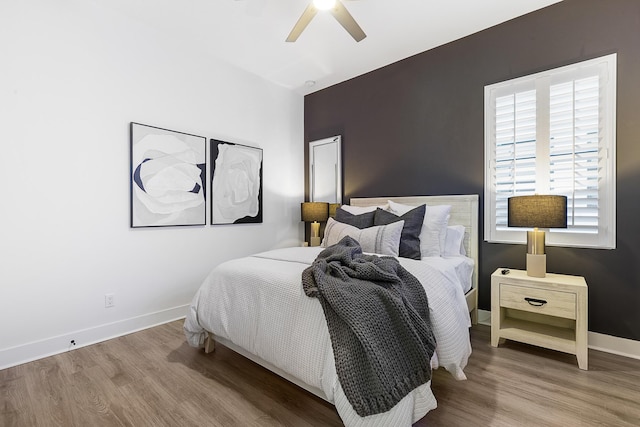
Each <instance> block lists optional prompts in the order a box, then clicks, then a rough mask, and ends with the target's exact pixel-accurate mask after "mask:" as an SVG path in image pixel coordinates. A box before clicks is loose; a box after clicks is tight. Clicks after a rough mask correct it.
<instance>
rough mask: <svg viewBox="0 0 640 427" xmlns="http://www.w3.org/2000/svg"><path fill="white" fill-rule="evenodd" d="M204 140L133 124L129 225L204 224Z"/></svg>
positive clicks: (198, 137)
mask: <svg viewBox="0 0 640 427" xmlns="http://www.w3.org/2000/svg"><path fill="white" fill-rule="evenodd" d="M205 177H206V138H205V137H201V136H195V135H189V134H186V133H181V132H174V131H171V130H167V129H162V128H157V127H153V126H147V125H142V124H139V123H131V227H158V226H177V225H205V224H206V202H205V198H206V196H205V194H206V193H205V182H206V178H205Z"/></svg>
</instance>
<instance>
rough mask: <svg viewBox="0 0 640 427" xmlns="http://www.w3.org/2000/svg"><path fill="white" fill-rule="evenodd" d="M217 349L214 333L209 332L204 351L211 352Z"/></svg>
mask: <svg viewBox="0 0 640 427" xmlns="http://www.w3.org/2000/svg"><path fill="white" fill-rule="evenodd" d="M215 349H216V342H215V341H214V340H213V334H211V333H210V332H207V338H206V339H205V340H204V352H205V353H206V354H209V353H211V352H213V350H215Z"/></svg>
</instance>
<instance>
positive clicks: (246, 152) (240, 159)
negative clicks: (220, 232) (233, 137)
mask: <svg viewBox="0 0 640 427" xmlns="http://www.w3.org/2000/svg"><path fill="white" fill-rule="evenodd" d="M210 144H211V145H210V149H209V153H210V156H211V158H210V164H211V186H210V188H211V209H210V212H211V224H212V225H219V224H255V223H262V173H263V169H262V167H263V165H262V163H263V151H262V148H257V147H250V146H248V145H242V144H235V143H232V142H226V141H220V140H217V139H211V141H210Z"/></svg>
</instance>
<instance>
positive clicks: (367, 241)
mask: <svg viewBox="0 0 640 427" xmlns="http://www.w3.org/2000/svg"><path fill="white" fill-rule="evenodd" d="M402 227H404V221H398V222H394V223H392V224H389V225H379V226H376V227H369V228H363V229H362V230H360V229H359V228H356V227H354V226H352V225H349V224H344V223H342V222H338V221H336V220H334V219H333V218H329V220H328V221H327V226H326V227H325V229H324V239H323V240H322V246H324V247H325V248H326V247H328V246H331V245H335V244H336V243H338V242H339V241H340V240H342V238H343V237H344V236H350V237H353V238H354V239H356V240H357V241H358V242H359V243H360V247H361V248H362V252H372V253H376V254H381V255H391V256H398V251H399V247H400V236H401V235H402Z"/></svg>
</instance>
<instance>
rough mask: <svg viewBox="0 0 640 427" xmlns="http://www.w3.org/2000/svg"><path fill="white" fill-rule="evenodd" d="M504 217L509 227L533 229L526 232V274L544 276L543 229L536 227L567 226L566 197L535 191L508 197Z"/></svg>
mask: <svg viewBox="0 0 640 427" xmlns="http://www.w3.org/2000/svg"><path fill="white" fill-rule="evenodd" d="M508 217H509V219H508V223H507V226H509V227H533V231H527V275H529V276H532V277H545V275H546V270H547V255H546V254H545V253H544V231H542V230H539V228H567V197H566V196H551V195H537V194H536V195H534V196H514V197H509V199H508Z"/></svg>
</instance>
